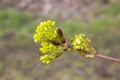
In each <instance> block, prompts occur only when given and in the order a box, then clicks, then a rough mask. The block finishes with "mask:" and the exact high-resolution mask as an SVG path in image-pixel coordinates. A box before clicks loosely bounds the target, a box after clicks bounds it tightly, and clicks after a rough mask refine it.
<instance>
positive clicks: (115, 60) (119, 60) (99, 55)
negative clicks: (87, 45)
mask: <svg viewBox="0 0 120 80" xmlns="http://www.w3.org/2000/svg"><path fill="white" fill-rule="evenodd" d="M95 56H96V57H99V58H104V59H107V60H111V61H114V62H118V63H120V59H116V58H113V57H109V56H105V55H102V54H96V55H95Z"/></svg>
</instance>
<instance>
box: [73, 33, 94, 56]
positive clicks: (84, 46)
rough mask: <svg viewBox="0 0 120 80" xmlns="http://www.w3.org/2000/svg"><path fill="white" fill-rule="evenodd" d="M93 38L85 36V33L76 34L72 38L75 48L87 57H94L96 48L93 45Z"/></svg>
mask: <svg viewBox="0 0 120 80" xmlns="http://www.w3.org/2000/svg"><path fill="white" fill-rule="evenodd" d="M90 43H91V40H90V39H88V38H85V34H78V35H75V37H74V38H71V45H72V46H73V48H74V49H75V50H78V51H79V52H80V54H82V55H84V56H85V57H89V58H92V57H94V55H95V54H96V51H95V49H94V48H93V47H92V46H91V44H90Z"/></svg>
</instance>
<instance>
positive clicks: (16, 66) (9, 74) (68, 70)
mask: <svg viewBox="0 0 120 80" xmlns="http://www.w3.org/2000/svg"><path fill="white" fill-rule="evenodd" d="M47 19H52V20H55V21H57V27H59V28H61V29H62V30H63V33H64V35H65V37H66V38H67V39H68V38H69V37H72V36H73V35H74V34H78V33H84V34H86V35H87V37H89V38H91V39H92V45H93V46H94V48H95V49H96V50H97V52H98V53H100V54H103V55H108V56H112V57H115V58H119V59H120V0H0V80H120V64H119V63H116V62H112V61H109V60H104V59H100V58H93V59H85V58H83V57H81V56H80V55H79V54H78V53H75V52H74V53H65V54H63V55H62V56H61V57H59V58H58V59H56V60H55V61H53V62H52V63H50V64H48V65H45V64H42V63H41V61H40V60H39V56H40V55H41V53H40V52H39V47H40V44H39V43H38V44H35V43H34V42H33V38H32V36H33V34H34V31H35V28H36V26H37V25H38V24H39V23H40V21H43V20H47Z"/></svg>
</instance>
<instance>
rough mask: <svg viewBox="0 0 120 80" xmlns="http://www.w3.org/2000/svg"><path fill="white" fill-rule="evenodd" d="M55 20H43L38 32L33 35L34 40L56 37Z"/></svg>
mask: <svg viewBox="0 0 120 80" xmlns="http://www.w3.org/2000/svg"><path fill="white" fill-rule="evenodd" d="M54 26H55V21H51V20H48V21H44V22H41V23H40V24H39V25H38V26H37V29H36V33H35V34H34V36H33V39H34V42H39V41H47V40H51V39H52V38H54V37H56V34H55V29H56V28H54Z"/></svg>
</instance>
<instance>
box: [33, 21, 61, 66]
mask: <svg viewBox="0 0 120 80" xmlns="http://www.w3.org/2000/svg"><path fill="white" fill-rule="evenodd" d="M54 26H55V21H51V20H48V21H44V22H41V23H40V24H39V25H38V26H37V28H36V31H35V34H34V35H33V39H34V42H40V43H41V48H40V51H41V52H42V53H43V56H40V60H41V61H42V62H43V63H46V64H48V63H49V62H51V61H52V60H54V59H55V58H56V57H58V56H60V55H61V54H62V52H63V49H59V45H60V43H61V39H60V38H61V36H60V35H61V33H58V30H59V29H57V28H55V27H54ZM53 43H54V44H53ZM55 44H59V45H55Z"/></svg>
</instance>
